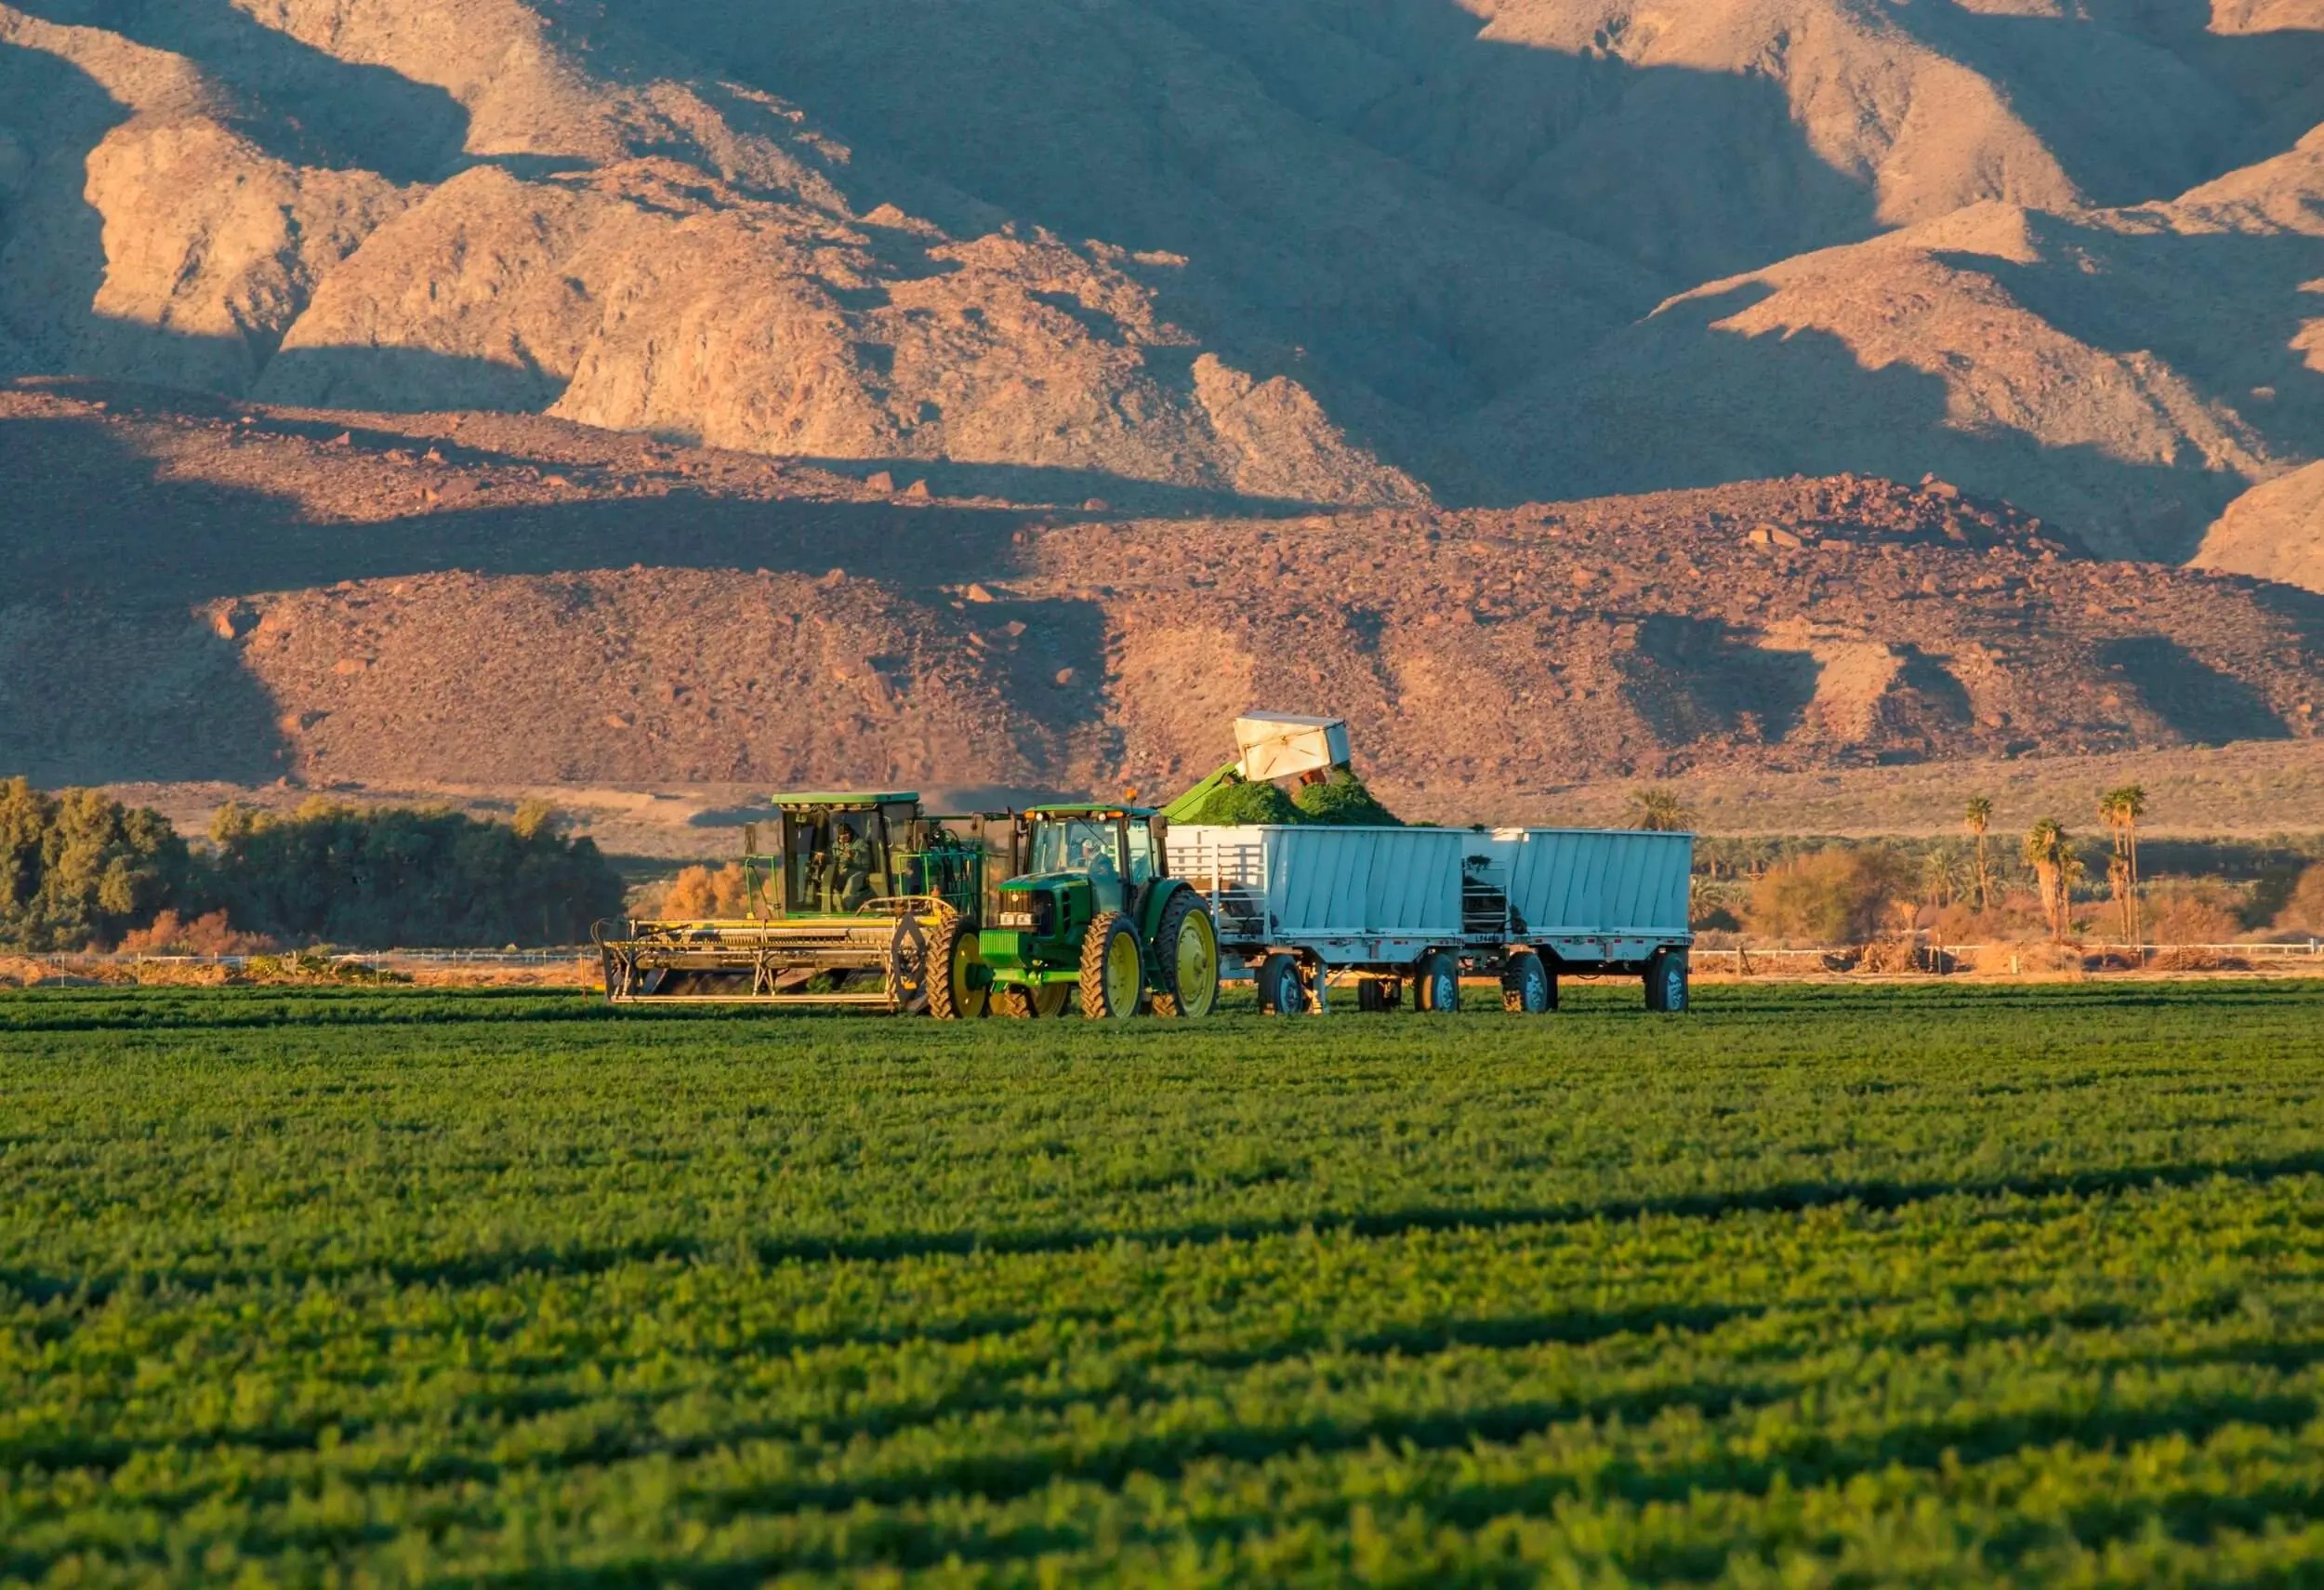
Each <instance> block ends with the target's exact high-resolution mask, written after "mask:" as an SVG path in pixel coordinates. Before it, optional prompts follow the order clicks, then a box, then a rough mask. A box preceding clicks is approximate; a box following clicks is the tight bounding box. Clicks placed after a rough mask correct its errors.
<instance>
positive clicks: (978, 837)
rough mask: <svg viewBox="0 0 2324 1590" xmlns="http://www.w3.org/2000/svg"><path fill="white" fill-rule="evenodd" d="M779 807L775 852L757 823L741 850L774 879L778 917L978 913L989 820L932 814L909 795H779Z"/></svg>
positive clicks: (752, 866) (773, 903)
mask: <svg viewBox="0 0 2324 1590" xmlns="http://www.w3.org/2000/svg"><path fill="white" fill-rule="evenodd" d="M774 806H775V811H776V814H777V817H776V826H775V828H774V832H773V834H772V838H773V839H774V841H775V842H774V844H773V846H772V848H771V849H770V850H769V851H767V852H765V853H761V852H760V851H759V839H760V838H761V837H762V830H761V829H760V828H759V825H757V824H755V823H754V824H748V825H746V826H745V828H744V844H743V849H744V853H745V855H744V866H745V868H746V869H749V870H751V872H752V874H753V876H754V877H755V876H756V875H757V869H758V868H759V867H762V866H763V867H764V868H765V869H766V871H767V872H768V873H769V874H770V875H771V876H772V880H773V887H772V889H771V890H770V891H769V893H770V894H772V900H771V902H770V904H771V906H772V914H773V915H774V916H775V917H777V918H782V919H788V918H794V917H837V916H856V915H860V914H862V913H864V912H865V911H872V910H880V909H882V908H889V909H888V912H887V914H893V908H896V907H901V906H908V905H915V904H941V905H943V906H944V907H947V908H950V909H951V910H953V911H956V912H958V913H961V914H964V915H970V916H973V915H974V914H975V912H976V910H977V908H978V905H979V895H980V894H981V893H982V887H983V881H984V879H983V871H984V868H983V859H984V844H983V836H982V833H981V831H978V830H981V829H982V828H983V826H984V821H985V819H983V818H963V817H951V818H936V817H930V816H928V815H924V814H923V813H922V812H921V810H920V802H919V797H918V795H912V794H869V795H830V794H812V795H777V796H776V797H775V798H774ZM956 826H957V827H960V828H967V829H969V830H971V831H968V832H956V831H955V828H956ZM754 897H756V891H754Z"/></svg>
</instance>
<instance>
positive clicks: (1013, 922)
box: [994, 911, 1033, 933]
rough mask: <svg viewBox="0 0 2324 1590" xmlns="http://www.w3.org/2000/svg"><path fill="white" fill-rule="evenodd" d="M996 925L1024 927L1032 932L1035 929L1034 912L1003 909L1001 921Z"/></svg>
mask: <svg viewBox="0 0 2324 1590" xmlns="http://www.w3.org/2000/svg"><path fill="white" fill-rule="evenodd" d="M994 926H996V927H1005V928H1023V929H1024V930H1025V931H1026V932H1028V933H1030V932H1031V931H1032V929H1033V913H1032V912H1031V911H1003V912H1001V913H1000V921H997V922H996V923H995V924H994Z"/></svg>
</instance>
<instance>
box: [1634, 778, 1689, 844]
mask: <svg viewBox="0 0 2324 1590" xmlns="http://www.w3.org/2000/svg"><path fill="white" fill-rule="evenodd" d="M1627 804H1628V807H1629V812H1630V826H1631V828H1641V829H1644V831H1646V832H1648V833H1657V834H1675V833H1684V831H1685V830H1686V829H1688V828H1692V827H1694V824H1695V810H1694V808H1693V807H1691V806H1689V805H1688V804H1687V803H1686V802H1684V801H1682V800H1680V799H1679V798H1678V795H1677V793H1676V792H1675V791H1673V790H1669V789H1633V790H1631V792H1630V800H1629V802H1628V803H1627Z"/></svg>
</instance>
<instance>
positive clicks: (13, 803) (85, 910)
mask: <svg viewBox="0 0 2324 1590" xmlns="http://www.w3.org/2000/svg"><path fill="white" fill-rule="evenodd" d="M190 872H191V863H190V858H189V856H188V855H187V851H186V845H185V842H184V841H182V840H180V839H179V838H178V834H177V830H175V829H174V828H171V827H170V826H169V822H168V819H167V818H165V817H164V816H163V815H161V814H160V813H158V812H152V811H148V810H146V809H144V808H142V807H128V806H124V805H123V804H122V803H121V802H118V801H115V800H113V799H112V797H110V796H108V795H106V794H105V793H104V792H103V791H102V790H98V789H64V790H59V791H58V792H57V793H55V794H49V793H46V792H45V791H43V790H39V789H35V788H33V787H32V786H31V785H30V784H28V783H26V782H25V781H24V780H23V779H21V778H11V779H7V780H5V781H0V946H6V947H10V948H15V949H82V948H86V947H89V946H91V945H97V946H110V945H112V944H113V943H114V942H116V941H117V940H118V939H119V938H120V937H121V935H122V934H124V933H125V932H126V931H127V930H128V929H129V928H130V927H131V926H132V925H134V924H136V923H139V922H142V921H149V920H151V919H152V915H153V913H154V912H155V911H156V910H158V909H159V908H161V907H162V906H164V905H165V904H166V903H167V902H169V901H170V900H172V899H174V898H176V897H177V896H178V894H181V893H182V892H183V891H184V889H185V887H186V883H187V881H188V878H189V876H190Z"/></svg>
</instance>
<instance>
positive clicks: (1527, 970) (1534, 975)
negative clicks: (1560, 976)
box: [1501, 949, 1557, 1015]
mask: <svg viewBox="0 0 2324 1590" xmlns="http://www.w3.org/2000/svg"><path fill="white" fill-rule="evenodd" d="M1556 1008H1557V984H1556V983H1555V982H1554V981H1552V979H1551V976H1550V969H1549V968H1548V967H1546V966H1544V965H1542V964H1541V958H1540V957H1539V956H1538V955H1536V954H1535V953H1534V952H1533V951H1532V950H1530V949H1512V950H1511V951H1510V952H1509V961H1508V964H1506V965H1505V966H1503V967H1502V968H1501V1009H1503V1010H1505V1011H1519V1012H1522V1013H1524V1014H1526V1015H1539V1014H1542V1013H1543V1012H1544V1011H1551V1010H1555V1009H1556Z"/></svg>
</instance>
